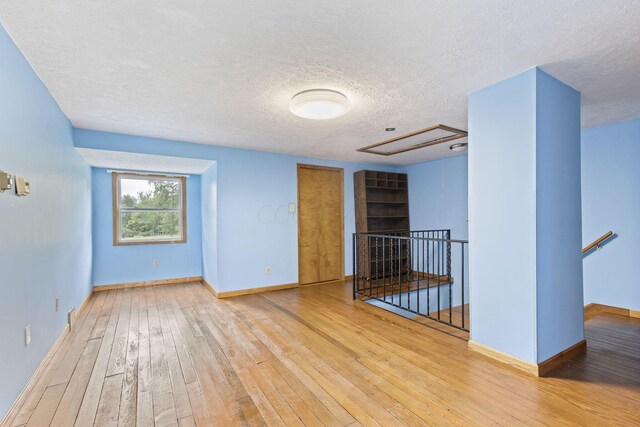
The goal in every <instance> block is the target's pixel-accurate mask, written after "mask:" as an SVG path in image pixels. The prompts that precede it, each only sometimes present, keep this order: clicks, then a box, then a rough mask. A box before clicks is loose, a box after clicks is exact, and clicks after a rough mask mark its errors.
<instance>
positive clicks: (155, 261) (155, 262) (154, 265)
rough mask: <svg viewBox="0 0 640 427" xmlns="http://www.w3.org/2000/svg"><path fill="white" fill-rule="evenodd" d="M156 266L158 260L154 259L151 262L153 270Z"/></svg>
mask: <svg viewBox="0 0 640 427" xmlns="http://www.w3.org/2000/svg"><path fill="white" fill-rule="evenodd" d="M158 264H159V262H158V260H157V259H154V260H153V268H158Z"/></svg>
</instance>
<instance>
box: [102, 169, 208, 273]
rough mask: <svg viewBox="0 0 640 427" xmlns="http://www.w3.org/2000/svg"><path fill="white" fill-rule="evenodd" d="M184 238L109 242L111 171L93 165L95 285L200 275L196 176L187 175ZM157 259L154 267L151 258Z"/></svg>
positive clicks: (198, 194)
mask: <svg viewBox="0 0 640 427" xmlns="http://www.w3.org/2000/svg"><path fill="white" fill-rule="evenodd" d="M186 181H187V193H186V194H187V242H186V243H180V244H157V245H153V244H145V245H126V246H114V245H113V212H112V211H113V199H112V175H111V174H110V173H108V172H107V170H106V169H99V168H93V184H92V188H93V191H92V199H93V283H94V285H95V286H101V285H111V284H119V283H131V282H145V281H149V280H163V279H175V278H183V277H194V276H202V217H201V214H202V211H201V207H200V199H201V195H200V176H199V175H191V176H189V178H187V180H186ZM154 260H157V261H158V266H157V267H154V265H153V261H154Z"/></svg>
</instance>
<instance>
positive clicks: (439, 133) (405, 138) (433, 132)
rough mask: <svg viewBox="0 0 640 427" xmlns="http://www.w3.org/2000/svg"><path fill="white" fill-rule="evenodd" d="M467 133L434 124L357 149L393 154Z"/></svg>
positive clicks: (427, 145) (380, 153)
mask: <svg viewBox="0 0 640 427" xmlns="http://www.w3.org/2000/svg"><path fill="white" fill-rule="evenodd" d="M468 134H469V133H468V132H466V131H464V130H460V129H456V128H452V127H449V126H445V125H435V126H431V127H428V128H426V129H421V130H419V131H416V132H412V133H408V134H406V135H402V136H398V137H396V138H391V139H387V140H384V141H382V142H378V143H376V144H372V145H368V146H366V147H362V148H358V150H357V151H360V152H363V153H370V154H378V155H381V156H393V155H394V154H399V153H404V152H406V151H411V150H417V149H418V148H424V147H429V146H431V145H436V144H442V143H443V142H448V141H453V140H456V139H460V138H465V137H466V136H467V135H468Z"/></svg>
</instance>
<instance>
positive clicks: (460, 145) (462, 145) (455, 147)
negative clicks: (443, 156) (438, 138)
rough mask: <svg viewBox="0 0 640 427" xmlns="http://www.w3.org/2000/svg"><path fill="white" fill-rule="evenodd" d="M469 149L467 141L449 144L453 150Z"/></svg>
mask: <svg viewBox="0 0 640 427" xmlns="http://www.w3.org/2000/svg"><path fill="white" fill-rule="evenodd" d="M466 149H467V143H466V142H459V143H457V144H452V145H450V146H449V150H451V151H464V150H466Z"/></svg>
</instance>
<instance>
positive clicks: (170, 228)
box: [116, 175, 184, 243]
mask: <svg viewBox="0 0 640 427" xmlns="http://www.w3.org/2000/svg"><path fill="white" fill-rule="evenodd" d="M116 179H117V180H118V187H117V188H118V190H119V191H118V193H119V199H118V212H117V214H118V220H119V223H118V228H119V232H118V236H117V237H118V243H132V242H139V243H152V242H156V243H157V242H177V241H183V240H184V224H183V221H182V218H183V212H182V210H183V200H182V198H183V186H184V178H181V177H176V178H173V177H171V178H169V177H147V176H140V177H137V176H129V175H118V176H117V178H116Z"/></svg>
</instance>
